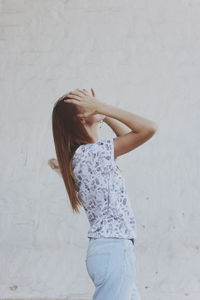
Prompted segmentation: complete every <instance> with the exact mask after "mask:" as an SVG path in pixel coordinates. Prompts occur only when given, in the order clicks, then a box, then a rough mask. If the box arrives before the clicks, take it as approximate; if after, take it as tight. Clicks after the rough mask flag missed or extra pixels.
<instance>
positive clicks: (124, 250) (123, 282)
mask: <svg viewBox="0 0 200 300" xmlns="http://www.w3.org/2000/svg"><path fill="white" fill-rule="evenodd" d="M85 263H86V267H87V271H88V274H89V276H90V278H91V279H92V281H93V283H94V286H95V292H94V295H93V298H92V300H141V298H140V294H139V291H138V289H137V287H136V284H135V275H136V269H135V245H134V244H133V242H132V241H131V240H129V239H124V238H113V237H112V238H110V237H109V238H108V237H102V238H97V239H93V238H89V245H88V249H87V255H86V259H85Z"/></svg>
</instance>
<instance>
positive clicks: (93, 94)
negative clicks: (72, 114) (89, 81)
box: [91, 88, 95, 97]
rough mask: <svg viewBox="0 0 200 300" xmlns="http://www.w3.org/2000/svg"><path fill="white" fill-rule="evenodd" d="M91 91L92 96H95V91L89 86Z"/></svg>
mask: <svg viewBox="0 0 200 300" xmlns="http://www.w3.org/2000/svg"><path fill="white" fill-rule="evenodd" d="M91 91H92V96H94V97H95V92H94V90H93V88H91Z"/></svg>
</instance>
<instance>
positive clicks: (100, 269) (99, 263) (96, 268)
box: [85, 252, 111, 286]
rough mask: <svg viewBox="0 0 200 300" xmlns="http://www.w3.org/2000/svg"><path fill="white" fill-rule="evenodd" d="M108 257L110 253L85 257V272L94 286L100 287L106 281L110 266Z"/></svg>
mask: <svg viewBox="0 0 200 300" xmlns="http://www.w3.org/2000/svg"><path fill="white" fill-rule="evenodd" d="M110 256H111V253H110V252H102V253H93V254H89V255H87V257H86V260H85V262H86V267H87V271H88V274H89V276H90V278H91V279H92V281H93V282H94V285H95V286H99V285H102V284H103V283H104V282H105V281H106V279H107V275H108V269H109V264H110Z"/></svg>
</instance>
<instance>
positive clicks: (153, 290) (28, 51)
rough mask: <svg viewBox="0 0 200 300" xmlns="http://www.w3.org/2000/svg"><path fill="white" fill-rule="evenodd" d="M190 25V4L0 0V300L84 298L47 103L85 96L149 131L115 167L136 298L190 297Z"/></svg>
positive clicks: (84, 280) (197, 155) (195, 38)
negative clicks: (146, 122)
mask: <svg viewBox="0 0 200 300" xmlns="http://www.w3.org/2000/svg"><path fill="white" fill-rule="evenodd" d="M199 19H200V1H199V0H191V1H190V0H179V1H178V0H173V1H172V0H169V1H165V0H152V1H148V0H146V1H145V0H135V1H131V0H123V1H119V0H115V1H114V0H112V1H111V0H101V1H97V0H96V1H95V0H94V1H89V0H87V1H86V0H82V1H81V0H74V1H64V0H57V1H53V0H44V1H43V0H41V1H38V0H34V1H31V0H24V1H23V0H0V58H1V63H0V90H1V113H0V122H1V123H0V124H1V130H0V137H1V160H0V177H1V178H0V179H1V180H0V182H1V191H0V298H1V299H4V298H30V297H32V298H67V296H69V295H74V297H69V298H68V299H86V298H84V297H81V295H85V296H87V295H88V299H91V295H92V293H93V291H94V288H93V285H92V282H91V280H90V278H89V276H88V274H87V271H86V266H85V255H86V249H87V244H88V240H87V231H88V229H89V224H88V220H87V218H86V216H85V213H84V211H83V210H82V211H81V215H73V213H72V210H71V207H70V205H69V201H68V196H67V195H66V192H65V188H64V184H63V182H62V180H61V178H60V177H59V176H58V175H57V174H56V173H55V172H53V171H52V170H51V169H50V168H49V166H48V164H47V161H48V159H49V158H51V157H55V150H54V145H53V137H52V131H51V112H52V107H53V104H54V102H55V101H56V99H57V98H58V97H59V96H61V95H62V94H63V93H65V92H67V91H69V90H70V89H75V88H86V89H90V88H91V87H93V88H94V90H95V91H96V95H97V97H99V98H101V99H102V100H103V101H105V102H108V103H110V104H111V105H116V106H119V107H121V108H124V109H127V110H130V111H132V112H135V113H138V114H140V115H142V116H145V117H147V118H150V119H152V120H154V121H156V122H157V123H158V124H159V130H158V132H157V133H156V135H155V136H154V137H153V138H152V139H151V140H150V141H148V142H147V143H145V144H144V145H142V146H140V147H138V148H137V149H136V150H134V151H132V152H130V153H128V154H127V155H125V156H121V157H119V158H118V165H119V167H120V168H121V170H122V172H123V174H124V176H125V179H126V182H127V188H128V193H129V196H130V200H131V203H132V207H133V209H134V213H135V218H136V222H137V235H138V238H137V241H136V245H135V251H136V268H137V278H136V281H137V285H138V288H139V290H140V293H141V295H142V299H143V300H169V299H170V300H183V299H187V300H199V299H200V260H199V247H200V234H199V229H200V227H199V226H200V220H199V214H200V201H199V186H198V184H199V175H200V174H199V173H200V172H199V170H200V168H199V167H200V165H199V162H200V152H199V147H200V144H199V125H200V122H199V119H200V113H199V112H200V110H199V109H200V96H199V79H200V54H199V53H200V51H199V47H200V22H199ZM112 136H114V133H112V131H111V130H110V128H109V127H108V126H107V125H106V124H103V126H102V128H101V129H100V137H112ZM79 294H80V296H77V297H76V296H75V295H79ZM116 300H117V299H116Z"/></svg>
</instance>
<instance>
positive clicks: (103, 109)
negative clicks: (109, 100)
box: [96, 100, 109, 117]
mask: <svg viewBox="0 0 200 300" xmlns="http://www.w3.org/2000/svg"><path fill="white" fill-rule="evenodd" d="M108 111H109V105H108V104H106V103H104V102H102V101H100V100H99V103H98V105H97V107H96V113H97V114H101V115H105V117H106V115H107V113H108Z"/></svg>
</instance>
